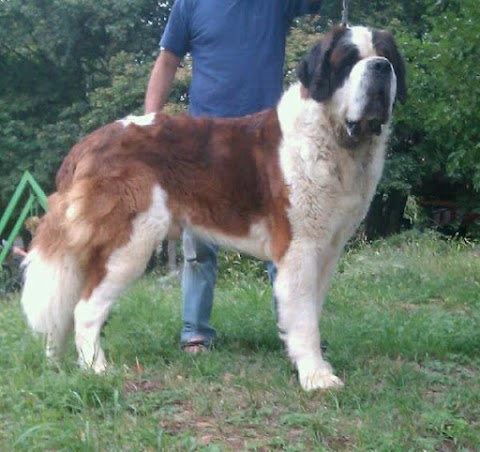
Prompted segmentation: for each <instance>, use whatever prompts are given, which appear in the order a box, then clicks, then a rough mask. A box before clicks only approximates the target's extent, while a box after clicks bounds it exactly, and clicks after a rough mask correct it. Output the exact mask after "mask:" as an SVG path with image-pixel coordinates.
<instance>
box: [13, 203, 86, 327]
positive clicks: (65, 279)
mask: <svg viewBox="0 0 480 452" xmlns="http://www.w3.org/2000/svg"><path fill="white" fill-rule="evenodd" d="M63 205H64V203H63V202H62V197H61V196H60V195H58V194H54V195H52V196H51V197H50V198H49V210H48V212H47V214H46V215H45V216H44V217H43V218H42V219H41V221H40V224H39V227H38V229H37V231H36V234H35V237H34V240H33V242H32V246H31V249H30V251H29V252H28V255H27V257H26V258H25V260H24V263H23V267H24V287H23V292H22V300H21V303H22V307H23V311H24V313H25V315H26V317H27V320H28V323H29V324H30V326H31V328H32V329H33V330H34V331H36V332H39V333H53V332H55V331H57V332H64V331H67V330H68V329H69V328H70V327H71V324H72V322H73V311H74V308H75V305H76V304H77V303H78V301H79V298H80V293H81V291H82V288H83V283H84V277H85V276H84V273H83V271H82V268H81V267H82V266H81V263H80V261H79V256H78V255H77V254H75V253H73V252H72V248H71V246H69V240H68V239H69V237H68V235H67V232H66V231H67V228H66V224H65V223H66V218H65V208H63Z"/></svg>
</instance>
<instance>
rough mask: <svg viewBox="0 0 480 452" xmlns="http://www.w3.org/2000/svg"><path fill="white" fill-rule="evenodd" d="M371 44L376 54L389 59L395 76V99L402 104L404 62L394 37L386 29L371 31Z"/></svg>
mask: <svg viewBox="0 0 480 452" xmlns="http://www.w3.org/2000/svg"><path fill="white" fill-rule="evenodd" d="M373 46H374V47H375V50H376V52H377V55H379V56H383V57H385V58H387V59H388V61H390V63H391V64H392V66H393V69H394V71H395V75H396V76H397V99H398V100H399V101H400V102H401V103H402V104H404V103H405V102H406V101H407V82H406V69H405V62H404V61H403V58H402V55H401V54H400V52H399V50H398V47H397V44H396V43H395V39H394V38H393V36H392V34H391V33H390V32H388V31H379V30H375V31H374V32H373Z"/></svg>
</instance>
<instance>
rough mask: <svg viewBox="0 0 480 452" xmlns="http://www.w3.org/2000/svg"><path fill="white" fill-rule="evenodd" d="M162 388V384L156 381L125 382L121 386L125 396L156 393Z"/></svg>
mask: <svg viewBox="0 0 480 452" xmlns="http://www.w3.org/2000/svg"><path fill="white" fill-rule="evenodd" d="M163 388H164V384H163V383H162V382H160V381H156V380H127V381H126V382H125V384H124V386H123V391H124V393H125V395H126V396H129V395H132V394H136V393H138V392H145V393H148V392H156V391H160V390H162V389H163Z"/></svg>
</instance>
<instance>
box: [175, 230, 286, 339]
mask: <svg viewBox="0 0 480 452" xmlns="http://www.w3.org/2000/svg"><path fill="white" fill-rule="evenodd" d="M183 253H184V268H183V278H182V293H183V315H182V319H183V328H182V333H181V336H180V342H181V343H185V342H187V341H189V340H190V339H193V338H196V337H201V338H203V339H204V341H205V345H206V346H209V345H211V343H212V342H213V341H214V340H215V338H216V337H217V333H216V331H215V330H214V329H213V328H212V327H211V326H210V316H211V314H212V308H213V296H214V292H215V283H216V280H217V254H218V246H217V245H214V244H213V243H209V242H205V241H203V240H202V239H199V238H197V237H195V236H194V235H193V234H192V233H191V232H190V231H188V230H185V231H184V232H183ZM267 271H268V276H269V278H270V282H271V283H272V284H273V281H274V280H275V275H276V272H277V269H276V267H275V266H274V265H273V263H272V262H267ZM274 309H275V314H276V312H277V303H276V300H275V298H274Z"/></svg>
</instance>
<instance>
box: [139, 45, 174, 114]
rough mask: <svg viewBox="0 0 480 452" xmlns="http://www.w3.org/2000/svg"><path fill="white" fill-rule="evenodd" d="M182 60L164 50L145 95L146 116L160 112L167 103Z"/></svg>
mask: <svg viewBox="0 0 480 452" xmlns="http://www.w3.org/2000/svg"><path fill="white" fill-rule="evenodd" d="M180 61H181V59H180V58H179V57H178V56H177V55H175V54H174V53H172V52H170V51H168V50H165V49H162V50H161V51H160V54H159V55H158V58H157V60H156V61H155V64H154V66H153V69H152V73H151V74H150V80H149V81H148V86H147V93H146V95H145V114H148V113H152V112H155V111H159V110H161V109H162V108H163V106H164V105H165V103H166V102H167V99H168V95H169V94H170V91H171V89H172V84H173V80H174V78H175V74H176V72H177V68H178V66H179V64H180Z"/></svg>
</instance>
